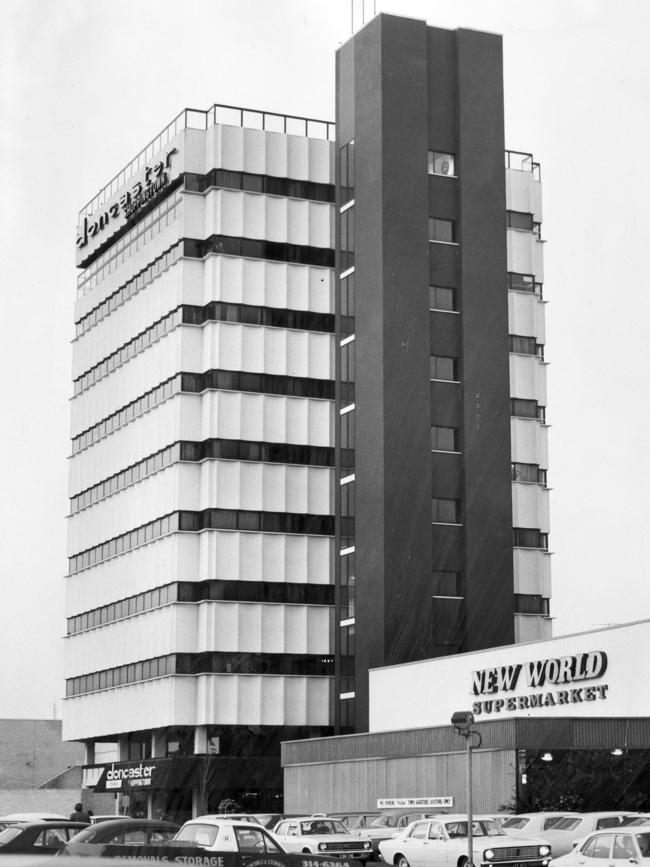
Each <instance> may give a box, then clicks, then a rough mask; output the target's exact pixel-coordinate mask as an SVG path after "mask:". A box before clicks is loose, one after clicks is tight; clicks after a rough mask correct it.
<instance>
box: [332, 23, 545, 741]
mask: <svg viewBox="0 0 650 867" xmlns="http://www.w3.org/2000/svg"><path fill="white" fill-rule="evenodd" d="M336 123H337V155H338V175H337V226H338V245H337V250H338V262H337V301H338V303H337V335H336V337H337V354H338V361H337V415H338V420H339V424H338V427H337V431H338V434H337V450H338V451H337V454H338V461H337V538H336V542H337V553H338V557H337V585H338V586H339V588H340V592H339V596H338V614H339V616H338V618H337V620H338V623H339V630H338V642H337V658H338V660H339V665H338V666H337V672H338V679H337V695H338V720H339V724H340V726H341V728H342V729H346V728H349V727H352V726H356V728H357V729H358V730H361V731H363V730H364V729H365V727H366V725H367V714H368V693H367V691H368V677H367V672H368V669H369V668H374V667H377V666H381V665H390V664H392V663H399V662H405V661H409V660H415V659H423V658H426V657H431V656H441V655H447V654H452V653H458V652H461V651H468V650H476V649H480V648H484V647H493V646H497V645H500V644H507V643H511V642H513V641H525V640H530V639H533V638H541V637H547V636H549V635H550V620H549V617H548V614H549V610H548V599H549V595H550V579H549V556H548V551H547V548H548V544H547V534H548V491H547V490H546V468H547V450H546V428H545V420H544V410H545V406H546V390H545V368H544V360H543V351H544V307H543V302H542V297H541V295H542V282H543V277H542V241H541V240H540V223H541V199H540V183H539V167H538V166H536V165H535V164H534V163H533V161H532V157H531V156H529V155H525V154H512V153H507V154H506V161H505V166H506V168H505V169H504V120H503V82H502V53H501V38H500V37H499V36H493V35H490V34H486V33H478V32H475V31H470V30H458V31H448V30H441V29H437V28H433V27H427V26H426V24H425V22H423V21H415V20H409V19H404V18H396V17H393V16H387V15H380V16H378V17H377V18H376V19H374V20H373V21H372V22H371V23H370V24H368V26H367V27H365V28H364V29H363V30H362V31H360V32H359V33H358V34H357V35H356V36H355V37H354V38H352V39H351V40H350V41H349V42H347V43H346V44H345V45H344V46H343V47H342V48H341V49H340V50H339V52H338V55H337V113H336ZM513 552H514V553H513Z"/></svg>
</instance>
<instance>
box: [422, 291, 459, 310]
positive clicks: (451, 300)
mask: <svg viewBox="0 0 650 867" xmlns="http://www.w3.org/2000/svg"><path fill="white" fill-rule="evenodd" d="M429 309H430V310H447V311H456V310H458V307H457V305H456V290H455V289H449V288H447V287H446V286H429Z"/></svg>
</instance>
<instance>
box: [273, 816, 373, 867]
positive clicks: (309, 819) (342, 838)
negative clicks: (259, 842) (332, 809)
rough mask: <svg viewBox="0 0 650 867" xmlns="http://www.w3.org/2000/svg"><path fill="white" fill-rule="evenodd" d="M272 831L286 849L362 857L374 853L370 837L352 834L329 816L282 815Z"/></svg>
mask: <svg viewBox="0 0 650 867" xmlns="http://www.w3.org/2000/svg"><path fill="white" fill-rule="evenodd" d="M273 835H274V837H276V838H277V840H278V841H279V842H280V843H281V844H282V845H283V846H284V848H285V849H286V850H287V852H303V853H307V852H312V853H316V854H320V855H329V856H330V857H334V858H357V859H359V860H362V861H367V860H368V859H369V858H370V856H371V855H372V843H371V842H370V840H366V839H363V838H361V837H359V836H357V835H356V834H351V833H350V832H349V831H348V829H347V828H346V827H345V825H344V824H343V823H342V822H340V821H339V820H338V819H332V818H330V817H328V816H301V817H299V818H296V819H283V820H282V821H281V822H278V824H277V825H276V826H275V828H274V829H273Z"/></svg>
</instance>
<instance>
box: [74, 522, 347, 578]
mask: <svg viewBox="0 0 650 867" xmlns="http://www.w3.org/2000/svg"><path fill="white" fill-rule="evenodd" d="M201 530H238V531H247V530H248V531H252V532H257V533H298V534H301V535H307V536H333V535H334V516H333V515H312V514H307V513H294V512H256V511H252V510H245V509H203V511H200V512H191V511H177V512H172V513H171V514H169V515H164V516H163V517H161V518H156V519H155V520H153V521H149V522H148V523H146V524H143V525H142V526H140V527H136V528H135V529H134V530H130V531H129V532H128V533H122V534H120V535H119V536H115V537H114V538H112V539H109V540H108V541H106V542H102V543H101V544H100V545H94V546H93V547H92V548H87V549H86V550H85V551H80V552H79V553H78V554H75V555H73V556H72V557H69V558H68V564H69V568H68V572H69V574H73V573H74V572H79V571H80V570H81V569H87V568H88V567H89V566H95V565H96V564H97V563H102V562H103V561H104V560H110V559H111V558H112V557H116V556H117V555H118V554H123V553H125V552H126V551H130V550H132V549H133V548H137V547H139V546H140V545H144V544H145V543H147V542H152V541H154V540H155V539H159V538H160V537H161V536H166V535H167V534H169V533H176V532H179V531H180V532H193V533H197V532H200V531H201Z"/></svg>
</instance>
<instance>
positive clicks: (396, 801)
mask: <svg viewBox="0 0 650 867" xmlns="http://www.w3.org/2000/svg"><path fill="white" fill-rule="evenodd" d="M453 806H454V799H453V798H452V797H450V796H449V795H441V796H440V797H437V798H377V809H378V810H390V809H391V807H415V808H416V809H417V808H419V807H422V808H423V809H425V810H428V809H429V808H430V807H453Z"/></svg>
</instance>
